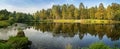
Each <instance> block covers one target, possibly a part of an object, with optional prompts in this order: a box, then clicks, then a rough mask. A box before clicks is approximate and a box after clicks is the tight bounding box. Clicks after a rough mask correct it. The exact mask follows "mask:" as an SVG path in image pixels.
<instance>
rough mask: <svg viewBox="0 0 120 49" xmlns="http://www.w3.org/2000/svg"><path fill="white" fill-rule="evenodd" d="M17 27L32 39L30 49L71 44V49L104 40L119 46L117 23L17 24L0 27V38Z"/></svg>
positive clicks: (57, 48) (61, 48)
mask: <svg viewBox="0 0 120 49" xmlns="http://www.w3.org/2000/svg"><path fill="white" fill-rule="evenodd" d="M18 28H22V29H23V30H24V32H25V35H26V37H28V39H29V40H30V41H32V45H31V49H40V48H41V49H65V47H66V46H67V45H71V46H72V48H73V49H75V48H82V47H88V46H89V45H90V44H92V43H95V42H104V43H105V44H106V45H108V46H111V47H113V46H114V45H115V44H117V45H118V47H120V26H119V24H110V25H104V24H102V25H100V24H97V25H95V24H91V25H88V24H70V23H66V24H65V23H64V24H63V23H36V24H34V25H32V26H27V25H25V24H18V26H14V25H12V26H9V27H7V28H1V29H0V39H1V40H7V39H8V38H9V36H15V35H16V34H17V32H18V30H17V29H18Z"/></svg>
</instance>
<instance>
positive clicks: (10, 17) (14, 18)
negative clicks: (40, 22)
mask: <svg viewBox="0 0 120 49" xmlns="http://www.w3.org/2000/svg"><path fill="white" fill-rule="evenodd" d="M33 19H34V18H33V16H32V15H31V14H26V13H20V12H16V11H14V12H13V13H12V12H9V11H7V10H6V9H4V10H0V27H5V26H8V25H11V24H13V23H28V22H29V21H32V20H33Z"/></svg>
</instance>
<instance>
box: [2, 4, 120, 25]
mask: <svg viewBox="0 0 120 49" xmlns="http://www.w3.org/2000/svg"><path fill="white" fill-rule="evenodd" d="M55 19H62V20H63V19H69V20H71V19H75V20H80V19H99V20H117V21H119V20H120V4H117V3H112V4H111V5H108V6H107V7H104V5H103V3H100V4H99V6H94V7H90V8H88V7H87V6H84V4H83V3H80V5H79V8H77V7H75V6H74V5H73V4H70V5H69V4H63V5H53V6H52V8H51V9H46V10H45V9H42V10H40V11H37V12H35V13H33V14H30V13H22V12H16V11H14V12H9V11H7V10H6V9H4V10H0V27H6V26H9V25H11V24H13V23H29V22H31V21H43V20H55Z"/></svg>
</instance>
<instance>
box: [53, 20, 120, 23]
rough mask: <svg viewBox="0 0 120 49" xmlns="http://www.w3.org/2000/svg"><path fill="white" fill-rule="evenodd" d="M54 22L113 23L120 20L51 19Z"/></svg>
mask: <svg viewBox="0 0 120 49" xmlns="http://www.w3.org/2000/svg"><path fill="white" fill-rule="evenodd" d="M53 22H55V23H81V24H113V23H120V21H114V20H98V19H80V20H74V19H56V20H53Z"/></svg>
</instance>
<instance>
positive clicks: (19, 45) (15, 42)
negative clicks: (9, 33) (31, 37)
mask: <svg viewBox="0 0 120 49" xmlns="http://www.w3.org/2000/svg"><path fill="white" fill-rule="evenodd" d="M7 44H9V45H11V48H12V49H25V48H28V38H27V37H17V36H16V37H10V38H9V40H8V42H7Z"/></svg>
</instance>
